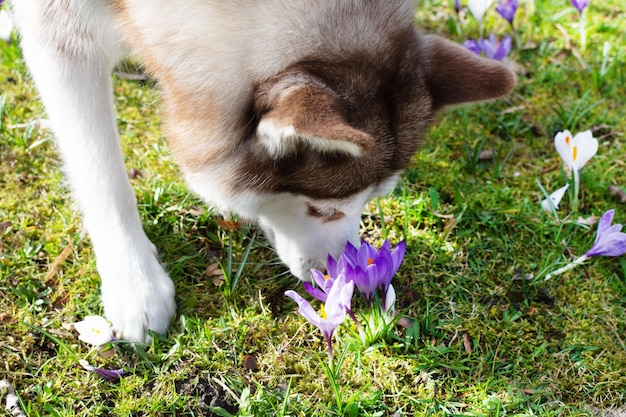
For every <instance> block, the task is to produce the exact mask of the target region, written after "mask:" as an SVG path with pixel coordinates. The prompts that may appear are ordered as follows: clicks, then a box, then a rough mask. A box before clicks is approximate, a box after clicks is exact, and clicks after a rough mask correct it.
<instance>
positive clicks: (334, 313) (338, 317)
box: [325, 275, 354, 327]
mask: <svg viewBox="0 0 626 417" xmlns="http://www.w3.org/2000/svg"><path fill="white" fill-rule="evenodd" d="M353 292H354V282H353V281H350V282H347V281H346V276H345V275H340V276H339V277H338V278H337V279H336V280H335V284H334V285H333V288H331V290H330V292H329V293H328V299H327V300H326V304H325V310H326V318H327V320H328V321H329V322H331V323H333V324H335V327H337V326H338V325H339V324H341V322H343V320H344V318H345V313H346V310H349V309H350V307H351V304H352V294H353Z"/></svg>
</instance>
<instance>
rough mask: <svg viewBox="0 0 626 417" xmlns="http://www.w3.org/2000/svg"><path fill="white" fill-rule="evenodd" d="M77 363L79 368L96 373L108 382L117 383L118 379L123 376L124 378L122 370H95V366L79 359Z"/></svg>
mask: <svg viewBox="0 0 626 417" xmlns="http://www.w3.org/2000/svg"><path fill="white" fill-rule="evenodd" d="M78 362H79V364H80V366H82V367H83V368H85V369H86V370H88V371H91V372H95V373H97V374H98V375H100V376H101V377H102V378H104V379H106V380H107V381H109V382H116V381H119V380H120V378H122V377H123V376H126V372H124V370H123V369H102V368H96V367H95V366H92V365H90V364H89V362H87V361H86V360H84V359H81V360H80V361H78Z"/></svg>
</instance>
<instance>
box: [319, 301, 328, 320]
mask: <svg viewBox="0 0 626 417" xmlns="http://www.w3.org/2000/svg"><path fill="white" fill-rule="evenodd" d="M320 317H321V318H323V319H324V320H328V317H327V316H326V309H325V308H324V305H323V304H322V308H321V310H320Z"/></svg>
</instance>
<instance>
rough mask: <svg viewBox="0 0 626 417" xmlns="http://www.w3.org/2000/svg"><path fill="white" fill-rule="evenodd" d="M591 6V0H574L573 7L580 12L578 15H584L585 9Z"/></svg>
mask: <svg viewBox="0 0 626 417" xmlns="http://www.w3.org/2000/svg"><path fill="white" fill-rule="evenodd" d="M588 4H589V0H572V6H574V7H575V8H576V10H578V13H582V12H583V10H584V9H585V7H587V5H588Z"/></svg>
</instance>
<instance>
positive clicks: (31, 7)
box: [14, 0, 176, 341]
mask: <svg viewBox="0 0 626 417" xmlns="http://www.w3.org/2000/svg"><path fill="white" fill-rule="evenodd" d="M87 3H88V4H87ZM76 4H77V3H72V2H70V3H68V4H67V5H65V3H63V4H61V5H60V6H58V9H55V7H57V6H55V5H54V4H51V5H49V6H48V8H44V6H42V5H41V2H39V1H30V0H19V1H17V2H15V3H14V8H15V11H16V15H17V17H18V22H19V23H18V24H19V26H20V32H21V35H22V47H23V50H24V55H25V58H26V61H27V63H28V65H29V67H30V70H31V73H32V75H33V77H34V79H35V82H36V84H37V87H38V88H39V91H40V94H41V98H42V100H43V102H44V104H45V106H46V109H47V112H48V116H49V117H50V119H51V123H52V127H53V130H54V133H55V135H56V137H57V141H58V145H59V148H60V151H61V153H62V155H63V160H64V163H65V164H64V166H65V170H66V173H67V177H68V179H69V181H70V183H71V185H72V189H73V191H74V197H75V199H76V200H77V201H78V203H79V205H80V208H81V210H82V213H83V218H84V226H85V228H86V229H87V232H88V233H89V236H90V238H91V241H92V244H93V247H94V251H95V254H96V259H97V266H98V271H99V273H100V277H101V279H102V300H103V303H104V312H105V315H106V317H107V318H108V319H109V320H111V322H112V323H113V326H114V328H115V330H116V332H117V334H118V336H120V337H123V338H125V339H129V340H135V341H142V340H145V339H146V337H147V333H146V331H147V330H148V329H150V330H153V331H155V332H159V333H165V332H166V331H167V328H168V325H169V323H170V320H171V318H172V316H173V315H174V313H175V309H176V306H175V302H174V285H173V283H172V281H171V280H170V278H169V277H168V275H167V273H166V272H165V270H164V269H163V267H162V266H161V264H160V262H159V259H158V256H157V253H156V250H155V247H154V245H152V243H151V242H150V241H149V240H148V238H147V237H146V235H145V233H144V231H143V229H142V226H141V223H140V219H139V214H138V212H137V208H136V199H135V195H134V192H133V190H132V188H131V185H130V183H129V181H128V177H127V174H126V169H125V166H124V160H123V156H122V152H121V149H120V144H119V138H118V134H117V127H116V118H115V111H114V108H113V93H112V86H111V75H110V74H111V70H112V68H113V65H114V64H115V62H116V60H117V58H119V57H120V52H121V51H120V48H119V46H118V39H117V37H116V36H115V34H114V33H113V30H112V29H111V28H113V27H115V24H114V23H113V22H112V20H111V19H107V14H110V12H109V11H108V10H106V9H105V6H102V5H101V4H102V3H98V2H91V1H88V2H86V4H85V5H79V6H77V7H75V9H76V10H78V11H79V12H80V14H79V15H77V14H75V13H70V12H72V11H71V10H69V11H68V9H71V8H72V7H74V6H76ZM98 4H100V5H101V6H100V7H99V8H100V9H98V7H97V5H98ZM66 6H67V7H66ZM76 10H74V11H76Z"/></svg>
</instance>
